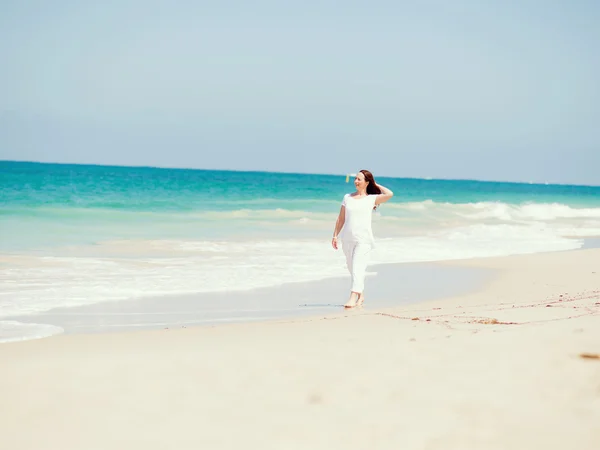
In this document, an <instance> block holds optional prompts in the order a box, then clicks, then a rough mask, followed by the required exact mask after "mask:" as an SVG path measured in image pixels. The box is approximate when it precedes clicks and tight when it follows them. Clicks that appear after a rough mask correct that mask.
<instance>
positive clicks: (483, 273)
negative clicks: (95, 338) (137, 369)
mask: <svg viewBox="0 0 600 450" xmlns="http://www.w3.org/2000/svg"><path fill="white" fill-rule="evenodd" d="M595 248H600V237H587V238H585V239H584V243H583V246H582V247H581V248H579V249H574V250H559V251H550V252H541V253H532V254H522V255H509V256H499V257H485V258H472V259H457V260H442V261H430V262H410V263H391V264H378V265H372V266H369V268H368V269H367V283H366V287H367V295H368V297H367V301H366V303H365V309H366V310H369V311H371V310H375V309H377V310H382V311H384V310H389V309H390V308H391V309H393V308H397V307H404V306H408V305H411V304H423V303H429V302H435V301H443V300H444V299H445V298H452V297H456V296H458V295H463V296H464V295H466V294H468V293H472V292H477V291H478V290H481V289H483V288H484V287H485V285H486V284H487V283H489V282H491V280H493V278H494V277H495V276H497V273H495V272H498V271H497V270H496V271H495V270H490V269H482V267H481V264H478V263H477V262H478V261H485V260H488V259H490V258H491V259H498V258H500V259H502V258H512V257H519V256H528V255H538V254H540V255H541V254H553V253H562V252H577V251H582V250H588V249H595ZM463 262H464V264H462V263H463ZM473 262H475V264H473ZM428 276H429V277H430V278H431V277H432V276H433V277H435V278H436V284H435V285H433V284H431V283H429V284H428V283H426V281H427V280H426V278H427V277H428ZM392 279H393V280H396V281H397V280H398V279H404V280H408V281H409V282H410V285H409V289H406V285H402V288H400V292H394V289H393V288H391V287H390V286H391V283H390V280H392ZM440 281H441V284H440ZM347 282H348V277H336V278H327V279H323V280H316V281H308V282H294V283H284V284H282V285H278V286H270V287H265V288H256V289H250V290H240V291H225V292H200V293H193V294H175V295H164V296H154V297H140V298H135V299H127V300H117V301H106V302H100V303H95V304H91V305H84V306H73V307H71V306H70V307H58V308H52V309H50V310H48V311H45V312H40V313H35V314H30V315H13V316H7V317H3V318H1V319H0V323H2V322H4V323H5V324H7V323H17V324H19V327H22V328H24V329H26V330H27V329H31V332H32V333H33V332H34V331H33V330H35V332H37V331H38V330H41V331H40V333H42V332H46V333H45V334H40V335H29V336H20V335H16V336H10V335H7V336H4V339H3V336H1V335H0V345H3V344H9V343H14V342H23V341H28V340H36V339H47V338H50V337H54V336H59V335H62V334H81V333H103V334H104V333H115V332H123V331H130V332H138V331H144V330H153V329H176V328H188V327H198V326H199V327H213V326H222V325H225V324H243V323H266V322H277V321H282V320H283V321H289V320H292V321H293V320H295V319H302V318H314V317H320V315H321V314H327V315H329V316H337V315H338V314H339V313H344V312H345V311H344V310H343V308H342V305H343V303H344V302H345V300H346V299H345V298H344V293H345V292H346V290H347V289H346V288H347ZM380 282H382V283H380ZM381 285H383V288H381ZM331 298H336V299H339V304H337V303H336V302H331V300H330V299H331ZM224 308H225V309H224ZM9 333H10V331H9Z"/></svg>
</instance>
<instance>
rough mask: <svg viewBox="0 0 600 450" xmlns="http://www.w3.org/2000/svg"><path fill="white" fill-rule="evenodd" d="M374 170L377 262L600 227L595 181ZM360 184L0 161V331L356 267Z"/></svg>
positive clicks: (559, 242)
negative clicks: (351, 206) (355, 205)
mask: <svg viewBox="0 0 600 450" xmlns="http://www.w3.org/2000/svg"><path fill="white" fill-rule="evenodd" d="M359 169H360V168H357V170H359ZM375 175H377V174H375ZM377 180H378V181H379V182H380V183H381V184H383V185H385V186H387V187H389V188H390V189H392V190H393V191H394V193H395V196H394V198H393V199H392V200H391V201H390V202H388V203H386V204H384V205H382V207H381V208H379V210H378V211H377V212H376V213H374V216H373V228H374V234H375V238H376V242H377V248H376V249H375V251H374V252H373V253H372V264H388V263H409V262H421V261H440V260H452V259H462V258H481V257H489V256H502V255H510V254H524V253H536V252H546V251H559V250H569V249H576V248H580V247H581V246H582V245H583V239H584V238H585V237H588V236H600V187H598V186H596V187H592V186H564V185H540V184H526V183H497V182H480V181H452V180H423V179H407V178H383V177H382V178H379V177H377ZM353 190H354V186H353V184H352V182H350V183H346V177H345V175H307V174H282V173H266V172H265V173H257V172H226V171H205V170H185V169H157V168H132V167H102V166H83V165H66V164H65V165H63V164H36V163H18V162H0V231H1V233H0V341H1V340H2V334H3V332H4V333H5V334H6V333H9V332H8V331H6V330H7V328H6V327H10V328H11V331H10V333H11V335H15V334H16V335H18V336H20V335H26V336H35V335H47V334H52V333H55V332H57V331H56V328H55V327H49V326H47V325H39V326H38V325H31V324H29V325H25V324H22V323H19V322H17V323H15V322H14V321H13V322H11V321H10V320H9V319H10V317H16V316H22V315H31V314H36V313H37V312H43V311H48V310H50V309H52V308H56V307H74V306H81V305H89V304H95V303H99V302H107V301H113V302H118V301H123V300H127V299H132V298H139V297H148V296H160V295H169V294H190V293H197V292H218V291H236V290H238V291H239V290H248V289H253V288H258V287H268V286H275V285H280V284H282V283H289V282H307V281H314V280H319V279H325V278H332V277H347V271H346V268H345V263H344V257H343V255H342V254H341V253H340V252H336V251H334V250H333V249H332V248H331V246H330V236H331V233H332V231H333V227H334V224H335V220H336V216H337V214H338V211H339V208H340V202H341V200H342V198H343V196H344V194H346V193H347V192H351V191H353ZM3 327H4V331H3ZM15 327H16V328H15ZM15 329H16V331H15Z"/></svg>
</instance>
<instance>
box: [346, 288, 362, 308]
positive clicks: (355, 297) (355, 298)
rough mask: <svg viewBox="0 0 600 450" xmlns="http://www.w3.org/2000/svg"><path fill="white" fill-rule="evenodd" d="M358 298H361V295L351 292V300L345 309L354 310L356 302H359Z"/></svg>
mask: <svg viewBox="0 0 600 450" xmlns="http://www.w3.org/2000/svg"><path fill="white" fill-rule="evenodd" d="M358 296H359V294H357V293H356V292H351V293H350V299H349V300H348V302H347V303H346V304H345V305H344V308H354V307H355V306H356V304H357V303H356V302H357V301H358Z"/></svg>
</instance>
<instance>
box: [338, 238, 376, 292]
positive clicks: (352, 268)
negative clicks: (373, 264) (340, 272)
mask: <svg viewBox="0 0 600 450" xmlns="http://www.w3.org/2000/svg"><path fill="white" fill-rule="evenodd" d="M342 248H343V249H344V254H345V255H346V266H347V267H348V271H349V272H350V275H351V276H352V287H351V288H350V290H351V291H352V292H357V293H359V294H362V292H363V291H364V290H365V276H366V274H367V264H368V263H369V254H370V253H371V250H372V249H373V245H372V244H370V243H362V242H348V243H346V242H342Z"/></svg>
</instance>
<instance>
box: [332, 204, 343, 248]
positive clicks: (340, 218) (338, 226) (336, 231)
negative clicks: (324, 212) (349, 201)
mask: <svg viewBox="0 0 600 450" xmlns="http://www.w3.org/2000/svg"><path fill="white" fill-rule="evenodd" d="M345 222H346V207H345V206H344V205H342V206H341V208H340V213H339V214H338V218H337V220H336V222H335V228H334V230H333V238H331V246H332V247H333V248H335V249H336V250H337V248H338V245H337V237H338V234H340V231H341V230H342V227H343V226H344V223H345Z"/></svg>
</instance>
